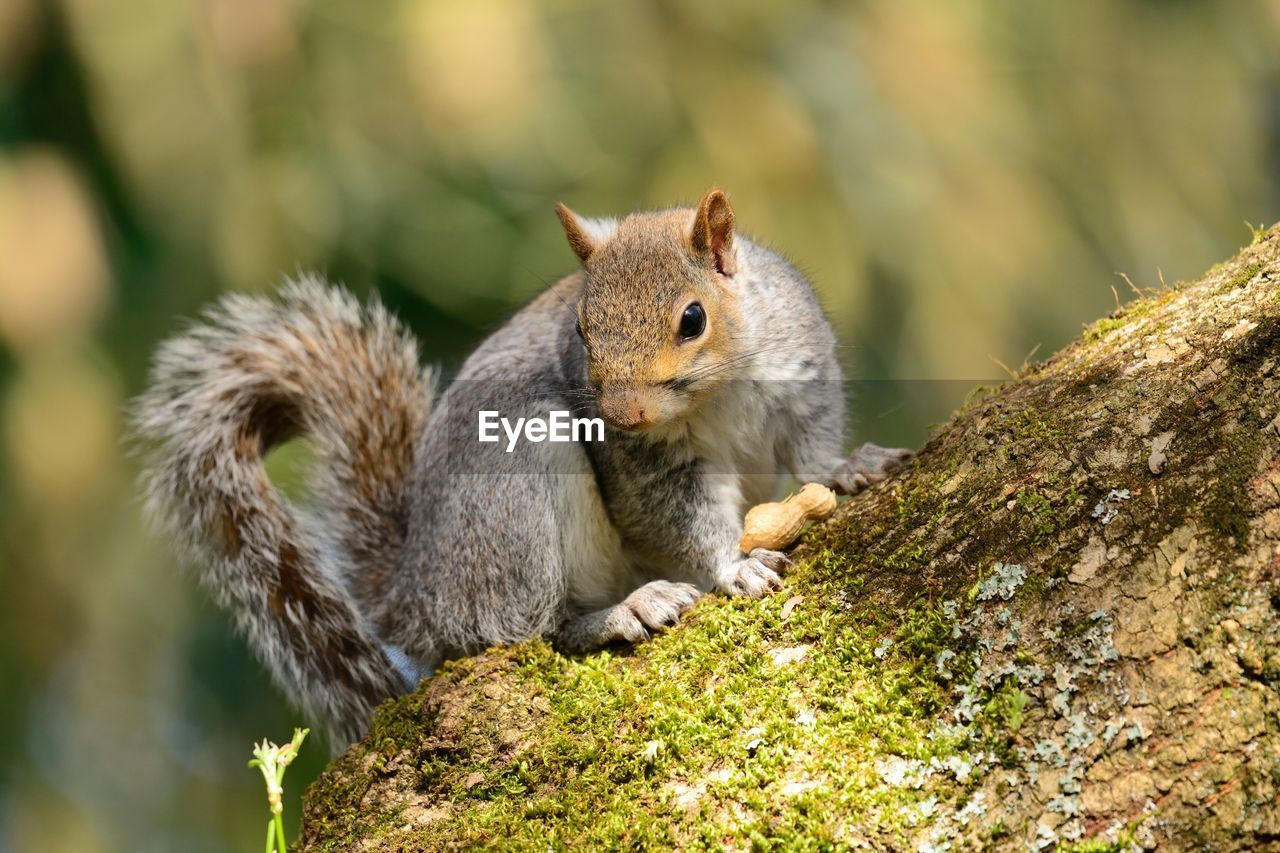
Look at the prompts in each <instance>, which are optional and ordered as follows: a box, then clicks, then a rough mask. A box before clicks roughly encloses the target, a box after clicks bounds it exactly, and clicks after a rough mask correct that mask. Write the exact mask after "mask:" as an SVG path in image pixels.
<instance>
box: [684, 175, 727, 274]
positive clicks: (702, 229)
mask: <svg viewBox="0 0 1280 853" xmlns="http://www.w3.org/2000/svg"><path fill="white" fill-rule="evenodd" d="M689 242H690V243H692V244H693V249H694V251H696V252H698V253H699V254H703V255H706V254H709V255H710V256H711V259H712V260H713V261H714V263H715V267H716V272H718V273H720V274H721V275H733V208H731V207H729V199H727V198H726V197H725V194H724V190H722V189H720V188H719V187H712V188H711V189H710V190H708V191H707V194H706V195H704V196H703V197H702V201H700V202H698V210H697V212H696V213H695V214H694V216H693V232H692V233H691V234H690V235H689Z"/></svg>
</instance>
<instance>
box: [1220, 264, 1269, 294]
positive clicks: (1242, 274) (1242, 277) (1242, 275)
mask: <svg viewBox="0 0 1280 853" xmlns="http://www.w3.org/2000/svg"><path fill="white" fill-rule="evenodd" d="M1263 266H1264V265H1263V264H1262V263H1260V262H1259V263H1252V264H1249V265H1247V266H1245V267H1242V268H1241V269H1240V270H1239V271H1237V272H1236V273H1235V274H1234V275H1232V276H1231V277H1230V278H1228V279H1227V280H1226V281H1224V282H1223V283H1222V284H1221V285H1220V286H1219V287H1218V292H1220V293H1227V292H1230V291H1232V290H1235V289H1237V288H1240V287H1244V286H1245V285H1246V284H1248V283H1249V282H1250V281H1252V280H1253V277H1254V276H1256V275H1257V274H1258V273H1260V272H1262V269H1263Z"/></svg>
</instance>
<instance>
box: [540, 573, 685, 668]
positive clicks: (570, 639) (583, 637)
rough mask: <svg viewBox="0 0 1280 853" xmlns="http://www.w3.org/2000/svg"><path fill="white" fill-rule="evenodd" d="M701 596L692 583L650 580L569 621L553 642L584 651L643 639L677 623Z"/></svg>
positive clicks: (637, 641)
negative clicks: (617, 599)
mask: <svg viewBox="0 0 1280 853" xmlns="http://www.w3.org/2000/svg"><path fill="white" fill-rule="evenodd" d="M701 597H702V591H701V590H699V589H698V588H697V587H696V586H694V585H693V584H688V583H674V582H672V581H651V582H650V583H647V584H645V585H644V586H642V587H640V588H639V589H637V590H636V591H635V592H633V593H631V594H630V595H628V596H627V597H626V598H624V599H623V600H622V602H621V603H620V604H615V605H614V606H612V607H606V608H605V609H604V610H597V611H595V612H594V613H587V614H584V615H582V616H579V617H577V618H576V619H574V620H572V621H570V622H569V623H568V624H567V625H565V626H564V627H563V628H562V629H561V630H560V632H559V634H558V635H557V638H556V640H557V644H558V645H559V646H560V647H562V648H564V649H566V650H569V651H588V650H590V649H598V648H600V647H601V646H606V645H608V644H610V643H639V642H643V641H644V640H647V639H649V637H650V635H651V634H652V633H653V632H655V631H661V630H662V629H663V628H668V627H670V626H672V625H674V624H676V623H677V622H679V621H680V617H681V616H682V615H684V612H685V611H686V610H688V609H689V608H690V607H692V606H693V604H694V602H695V601H697V600H698V599H699V598H701Z"/></svg>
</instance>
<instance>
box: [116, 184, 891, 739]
mask: <svg viewBox="0 0 1280 853" xmlns="http://www.w3.org/2000/svg"><path fill="white" fill-rule="evenodd" d="M557 214H558V216H559V217H560V220H561V223H562V224H563V226H564V230H565V233H566V235H567V237H568V240H569V245H570V247H571V248H572V249H573V251H574V253H575V254H577V256H578V258H579V259H580V260H581V262H582V269H581V270H580V271H578V272H576V273H574V274H572V275H570V276H568V277H566V278H564V279H562V280H560V281H559V282H557V283H555V284H554V285H552V286H551V287H550V288H548V289H547V290H546V291H545V292H543V293H542V294H541V295H539V296H538V297H536V298H535V299H534V300H533V301H532V302H530V303H529V304H528V305H526V306H525V307H524V308H522V309H521V310H520V311H518V312H517V313H516V314H515V315H514V316H512V317H511V318H510V319H509V320H508V321H507V322H506V323H505V324H504V325H503V326H502V327H501V328H499V329H498V330H497V331H495V332H494V333H493V334H492V335H490V336H489V337H488V339H487V340H485V341H484V342H483V343H481V344H480V346H479V347H478V348H477V349H476V350H475V352H473V353H472V354H471V356H470V357H469V358H467V360H466V361H465V363H464V364H463V365H462V367H461V370H460V372H459V373H458V375H457V377H456V378H455V380H454V381H453V382H452V384H451V385H450V387H449V388H448V389H447V390H445V391H444V393H443V394H442V395H440V397H439V399H438V400H436V399H435V397H436V388H435V385H436V382H435V374H434V373H433V372H432V371H431V370H430V369H423V368H422V367H421V366H420V364H419V361H418V352H417V345H416V342H415V341H414V339H413V338H412V336H411V335H410V334H409V333H408V332H407V331H406V330H405V329H404V328H403V327H402V326H401V325H400V323H399V322H397V320H396V319H394V318H393V317H392V316H391V315H390V314H389V313H388V312H387V311H386V310H385V309H384V308H383V307H381V306H380V305H379V304H377V303H376V302H374V303H371V304H370V305H369V306H368V307H367V308H364V309H362V308H361V306H360V305H359V304H358V303H357V301H356V300H355V299H354V298H353V297H352V296H351V295H350V294H349V293H347V292H346V291H344V290H342V289H339V288H335V287H331V286H328V285H325V284H324V283H323V282H321V281H320V280H318V279H316V278H312V277H303V278H301V279H300V280H297V281H295V282H292V283H290V284H288V285H286V286H285V287H284V288H283V290H282V292H281V294H280V297H279V299H277V300H270V299H264V298H257V297H249V296H243V295H231V296H227V297H225V298H223V299H222V300H221V302H220V303H219V304H218V305H217V306H216V307H214V308H212V309H211V310H209V311H208V312H206V314H205V315H204V322H203V323H202V324H199V325H196V326H194V327H193V328H191V329H189V330H188V331H186V332H184V333H182V334H180V335H178V336H176V337H174V338H172V339H171V340H169V341H167V342H166V343H164V344H163V345H162V346H161V347H160V348H159V350H158V351H157V353H156V356H155V359H154V363H153V366H152V371H151V376H150V384H149V387H148V390H146V392H145V393H144V394H143V395H142V396H141V397H139V398H138V400H137V401H136V403H135V408H134V411H133V426H134V430H135V433H136V435H137V436H138V437H139V438H140V439H141V440H142V441H144V442H145V443H146V445H147V447H148V448H149V451H150V452H149V454H148V457H147V461H146V465H145V468H144V483H145V489H146V492H147V497H148V506H149V509H150V510H151V511H152V512H153V513H154V516H155V518H157V519H158V520H159V521H160V523H161V526H162V528H163V529H164V530H165V531H166V532H167V533H168V534H169V535H171V536H172V537H173V538H174V539H176V541H178V542H179V543H180V545H181V546H182V549H183V551H184V552H185V555H186V556H187V557H188V558H189V559H190V560H191V561H192V562H193V563H196V564H198V565H200V566H202V567H203V569H202V572H201V574H200V579H201V581H202V583H203V586H204V587H205V588H206V589H207V591H208V592H209V593H210V594H211V595H212V596H213V597H214V598H215V599H216V600H217V601H218V603H219V604H220V605H221V606H222V607H224V608H225V609H227V610H228V611H229V612H230V613H231V615H232V617H233V619H234V620H235V623H236V625H237V626H238V628H239V630H240V631H242V632H243V633H244V634H245V635H246V636H247V637H248V640H249V643H250V645H251V646H252V647H253V648H254V650H255V651H256V652H257V654H258V655H259V656H260V657H261V659H262V660H263V662H264V663H265V664H266V666H267V668H268V669H269V670H270V672H271V673H272V675H273V677H274V679H275V680H276V682H277V683H278V684H279V685H280V687H281V688H282V689H283V690H284V692H285V693H286V694H287V695H288V696H289V697H290V698H291V699H292V700H294V701H295V702H296V703H297V704H298V705H299V706H300V710H301V711H302V712H303V713H304V714H306V715H307V717H308V719H309V720H311V721H313V722H314V723H315V724H317V725H319V726H321V727H322V728H323V729H324V730H325V731H326V732H327V734H328V735H329V737H330V739H331V741H332V742H333V743H334V744H336V745H343V744H346V743H349V742H351V741H353V740H355V739H357V738H359V737H360V736H361V734H362V733H363V732H364V730H365V729H366V727H367V725H368V722H369V720H370V717H371V714H372V711H373V709H374V708H375V707H376V706H377V705H378V704H379V703H381V702H382V701H383V700H385V699H387V698H389V697H391V696H395V695H398V694H401V693H403V692H406V691H407V690H410V689H412V688H413V687H414V686H416V684H417V681H418V679H419V678H420V677H422V676H424V675H426V674H429V673H430V672H431V671H433V670H434V668H435V667H436V666H438V664H439V663H440V662H441V661H442V660H445V659H448V658H453V657H459V656H465V655H471V654H475V653H478V652H479V651H481V650H483V649H484V648H486V647H488V646H490V645H493V644H495V643H503V642H514V641H519V640H524V639H528V638H530V637H535V636H539V635H542V636H547V637H549V638H551V639H552V641H553V642H554V643H556V644H557V646H559V647H560V648H562V649H565V650H569V651H588V650H591V649H594V648H598V647H601V646H604V645H606V644H609V643H612V642H638V641H641V640H644V639H646V638H647V637H649V635H650V633H651V632H654V631H658V630H661V629H663V628H664V627H666V626H669V625H672V624H674V623H675V622H676V621H677V620H678V619H679V618H680V616H681V614H683V613H684V612H685V611H686V610H687V609H688V608H689V607H690V606H692V605H693V603H694V602H695V601H696V600H697V599H698V598H699V597H700V596H701V595H703V594H704V593H706V592H709V591H713V590H714V591H718V592H721V593H724V594H728V595H745V596H751V597H759V596H762V595H765V594H767V593H769V592H771V591H773V590H777V589H778V588H780V585H781V581H780V578H779V574H780V573H781V572H782V571H784V570H785V568H786V567H787V566H788V565H789V561H788V559H787V557H786V556H785V555H784V554H782V553H779V552H775V551H766V550H762V549H757V550H755V551H752V552H751V553H750V554H742V553H740V552H739V551H738V545H737V543H738V539H739V536H740V535H741V533H742V518H743V513H744V511H745V510H746V509H747V508H748V507H750V506H752V505H754V504H756V503H760V502H762V501H766V500H770V499H771V498H772V497H773V496H774V494H775V492H776V490H777V488H778V484H779V481H780V477H781V472H782V471H787V472H789V473H791V474H792V475H794V476H795V477H796V478H797V479H798V480H800V481H801V482H811V481H812V482H822V483H827V484H829V485H831V486H833V487H834V488H836V489H837V490H838V491H841V492H844V493H853V492H856V491H858V490H860V489H862V488H864V487H865V486H866V485H868V484H869V483H872V482H876V481H878V480H882V479H884V478H885V477H886V476H888V475H889V474H891V473H892V472H893V471H895V470H896V469H897V468H899V467H901V465H902V464H903V461H904V460H905V459H906V458H907V457H909V456H910V452H909V451H906V450H888V449H884V448H880V447H876V446H875V445H871V444H866V445H863V446H862V447H861V448H860V449H859V450H858V451H857V452H856V453H854V454H853V456H851V457H848V458H846V457H845V456H844V454H843V451H842V445H843V436H844V399H843V393H842V389H841V384H840V379H841V375H840V367H839V364H838V361H837V358H836V351H835V336H834V334H833V332H832V330H831V326H830V324H829V322H828V321H827V318H826V317H825V315H824V314H823V312H822V309H821V308H820V307H819V305H818V302H817V299H816V297H815V296H814V293H813V291H812V290H811V288H810V286H809V284H808V283H807V282H806V281H805V279H804V278H803V277H802V276H801V275H800V273H798V272H797V271H796V270H795V269H793V268H792V267H791V266H790V265H789V264H787V262H786V261H784V260H783V259H782V258H781V257H779V256H778V255H777V254H775V253H774V252H772V251H770V250H768V249H766V248H763V247H762V246H760V245H757V244H756V243H753V242H751V241H750V240H748V239H746V238H744V237H742V236H741V235H739V234H736V233H735V231H734V216H733V212H732V210H731V208H730V206H729V202H728V200H727V198H726V197H725V195H724V193H723V192H722V191H720V190H718V189H713V190H711V191H710V192H708V193H707V194H706V195H705V196H704V197H703V198H702V200H701V202H700V203H699V204H698V206H697V208H696V209H688V208H677V209H672V210H665V211H659V212H646V213H636V214H632V215H630V216H627V217H625V218H623V219H621V220H613V219H602V220H592V219H586V218H583V217H579V216H577V215H576V214H574V213H573V212H571V211H570V210H569V209H568V208H566V207H564V206H563V205H561V206H559V207H558V208H557ZM480 410H492V411H498V412H501V413H502V414H503V415H508V414H509V415H511V416H516V417H518V416H526V415H528V416H535V415H545V414H546V413H547V412H548V411H550V410H572V411H575V412H583V413H589V414H591V415H595V416H598V417H599V418H600V419H601V420H602V421H603V422H604V424H605V425H606V426H605V430H604V432H605V435H604V436H603V438H604V440H603V441H592V442H586V441H580V442H569V443H563V442H561V443H553V442H543V443H533V444H526V445H524V446H522V447H521V448H520V452H517V453H509V452H506V448H504V447H503V446H502V444H501V443H485V442H481V441H478V440H477V438H476V435H477V429H476V422H477V421H476V419H477V412H478V411H480ZM299 435H306V436H309V437H310V439H311V441H312V442H313V443H314V445H315V447H316V448H317V450H318V451H319V452H320V453H321V454H322V455H323V457H325V462H326V464H324V465H321V466H318V467H319V469H320V470H318V471H317V472H316V473H315V479H314V482H313V483H312V498H311V500H310V501H309V503H308V506H307V507H306V509H305V510H304V509H300V508H297V507H294V506H292V505H291V504H290V503H289V502H288V501H287V500H285V499H284V497H283V496H281V495H280V493H279V492H278V491H277V490H276V489H275V488H274V487H273V486H272V484H271V482H270V480H269V479H268V477H267V475H266V472H265V470H264V468H263V464H262V462H263V458H264V456H265V454H266V453H267V451H268V450H270V449H271V448H272V447H274V446H277V445H279V444H280V443H282V442H284V441H286V440H288V439H290V438H292V437H295V436H299Z"/></svg>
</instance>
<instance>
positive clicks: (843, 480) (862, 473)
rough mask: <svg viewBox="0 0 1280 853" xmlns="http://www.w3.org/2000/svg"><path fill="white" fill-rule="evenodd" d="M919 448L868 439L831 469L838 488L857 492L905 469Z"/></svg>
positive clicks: (849, 492) (832, 477)
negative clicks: (905, 465)
mask: <svg viewBox="0 0 1280 853" xmlns="http://www.w3.org/2000/svg"><path fill="white" fill-rule="evenodd" d="M912 456H915V452H914V451H911V450H907V449H905V448H902V447H881V446H880V445H878V444H872V443H871V442H869V441H868V442H867V443H866V444H864V445H862V446H861V447H859V448H858V449H857V450H855V451H854V452H853V455H851V456H850V457H849V458H848V459H846V460H844V461H843V462H841V463H840V464H839V465H837V466H836V470H834V471H832V472H831V483H832V485H833V486H834V487H835V488H836V490H837V491H840V492H843V493H844V494H846V495H856V494H857V493H858V492H860V491H862V490H863V489H865V488H866V487H867V486H869V485H871V484H872V483H879V482H880V481H881V480H884V479H886V478H888V477H889V475H890V474H894V473H896V472H898V471H900V470H901V469H902V466H903V465H904V464H906V461H907V460H908V459H910V458H911V457H912Z"/></svg>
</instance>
